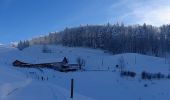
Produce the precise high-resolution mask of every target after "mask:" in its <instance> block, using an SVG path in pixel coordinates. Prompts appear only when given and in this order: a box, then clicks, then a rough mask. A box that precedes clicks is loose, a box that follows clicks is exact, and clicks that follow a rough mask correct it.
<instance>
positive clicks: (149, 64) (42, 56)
mask: <svg viewBox="0 0 170 100" xmlns="http://www.w3.org/2000/svg"><path fill="white" fill-rule="evenodd" d="M48 47H49V49H51V51H52V53H42V46H40V45H38V46H32V47H29V48H26V49H24V50H23V51H18V50H17V49H15V48H11V47H5V46H0V77H1V78H0V100H40V99H41V100H70V79H71V78H73V79H74V81H75V84H74V86H75V88H74V92H75V94H74V98H73V100H113V99H115V100H125V99H128V100H168V98H169V97H170V91H169V89H170V86H169V84H170V80H165V79H164V80H152V81H148V80H141V78H140V73H141V72H142V71H144V70H145V71H148V72H161V73H164V74H168V73H169V64H168V63H165V59H164V58H158V57H152V56H145V55H140V54H133V53H126V54H119V55H111V54H109V53H104V51H101V50H94V49H88V48H71V47H63V46H48ZM122 56H123V58H124V61H125V64H126V69H127V70H131V71H135V72H136V73H137V76H136V77H135V78H129V77H120V73H119V71H118V70H117V69H116V67H115V66H116V65H117V64H118V60H119V59H120V57H122ZM63 57H67V58H68V59H69V62H70V63H76V59H77V58H78V57H81V58H83V59H85V62H86V65H85V67H84V68H85V69H87V70H88V71H83V72H81V71H78V72H69V73H61V72H57V71H54V70H51V69H42V70H39V69H32V68H31V69H28V68H24V69H20V68H15V67H13V66H12V62H13V61H14V60H16V59H18V60H21V61H25V62H30V63H40V62H55V61H61V60H62V59H63ZM166 62H168V60H167V61H166ZM95 70H98V71H95ZM42 77H43V78H44V80H42V79H41V78H42ZM146 84H147V87H146ZM144 85H145V86H144Z"/></svg>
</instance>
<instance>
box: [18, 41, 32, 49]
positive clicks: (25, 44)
mask: <svg viewBox="0 0 170 100" xmlns="http://www.w3.org/2000/svg"><path fill="white" fill-rule="evenodd" d="M29 46H30V43H29V41H27V40H26V41H20V42H19V43H18V45H17V48H18V49H19V50H23V49H25V48H27V47H29Z"/></svg>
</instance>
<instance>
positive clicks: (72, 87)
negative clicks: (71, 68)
mask: <svg viewBox="0 0 170 100" xmlns="http://www.w3.org/2000/svg"><path fill="white" fill-rule="evenodd" d="M73 92H74V79H71V95H70V98H73Z"/></svg>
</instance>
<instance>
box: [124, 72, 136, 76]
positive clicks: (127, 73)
mask: <svg viewBox="0 0 170 100" xmlns="http://www.w3.org/2000/svg"><path fill="white" fill-rule="evenodd" d="M121 76H129V77H135V76H136V73H135V72H132V71H122V72H121Z"/></svg>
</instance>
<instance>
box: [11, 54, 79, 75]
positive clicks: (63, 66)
mask: <svg viewBox="0 0 170 100" xmlns="http://www.w3.org/2000/svg"><path fill="white" fill-rule="evenodd" d="M12 64H13V66H15V67H21V68H50V69H54V70H58V71H61V72H68V71H76V70H79V69H80V67H79V65H78V64H68V59H67V58H66V57H64V58H63V60H62V61H60V62H51V63H38V64H31V63H25V62H22V61H19V60H15V61H14V62H13V63H12Z"/></svg>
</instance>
